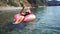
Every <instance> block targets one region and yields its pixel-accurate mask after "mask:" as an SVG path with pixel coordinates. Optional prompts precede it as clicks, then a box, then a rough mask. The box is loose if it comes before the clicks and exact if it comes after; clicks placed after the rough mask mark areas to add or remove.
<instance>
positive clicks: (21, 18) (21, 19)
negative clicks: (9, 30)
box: [13, 16, 24, 24]
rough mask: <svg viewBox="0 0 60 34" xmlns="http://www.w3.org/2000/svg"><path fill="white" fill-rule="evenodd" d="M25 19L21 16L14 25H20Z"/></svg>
mask: <svg viewBox="0 0 60 34" xmlns="http://www.w3.org/2000/svg"><path fill="white" fill-rule="evenodd" d="M23 19H24V16H20V17H19V18H18V19H17V20H16V22H15V23H13V24H18V23H20V22H22V21H23Z"/></svg>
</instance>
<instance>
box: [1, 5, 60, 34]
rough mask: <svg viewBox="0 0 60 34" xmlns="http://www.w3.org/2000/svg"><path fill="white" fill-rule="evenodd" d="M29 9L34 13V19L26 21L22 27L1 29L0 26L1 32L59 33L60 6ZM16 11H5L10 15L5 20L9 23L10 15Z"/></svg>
mask: <svg viewBox="0 0 60 34" xmlns="http://www.w3.org/2000/svg"><path fill="white" fill-rule="evenodd" d="M31 10H32V13H34V14H35V15H36V20H35V21H34V22H31V23H28V24H27V26H26V27H24V28H23V29H13V30H11V31H9V30H8V31H2V30H3V29H4V28H3V27H1V32H2V34H60V6H47V7H42V8H34V9H31ZM16 13H17V12H16ZM16 13H15V12H8V13H5V14H6V15H10V16H11V17H10V18H8V20H7V21H8V22H9V23H10V22H13V18H12V17H13V15H15V14H16ZM12 14H13V15H12ZM0 15H1V14H0ZM6 15H5V16H6ZM8 17H9V16H8ZM0 18H1V17H0ZM6 23H7V22H6ZM2 28H3V29H2ZM6 30H7V29H6ZM3 32H4V33H3Z"/></svg>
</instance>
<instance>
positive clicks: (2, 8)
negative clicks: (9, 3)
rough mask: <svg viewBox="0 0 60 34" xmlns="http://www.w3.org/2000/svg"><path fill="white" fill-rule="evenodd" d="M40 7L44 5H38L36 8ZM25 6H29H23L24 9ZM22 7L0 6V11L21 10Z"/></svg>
mask: <svg viewBox="0 0 60 34" xmlns="http://www.w3.org/2000/svg"><path fill="white" fill-rule="evenodd" d="M41 7H44V6H38V8H41ZM27 8H30V7H25V9H27ZM33 8H35V7H33ZM21 9H22V7H0V11H1V10H21Z"/></svg>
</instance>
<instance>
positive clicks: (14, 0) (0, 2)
mask: <svg viewBox="0 0 60 34" xmlns="http://www.w3.org/2000/svg"><path fill="white" fill-rule="evenodd" d="M21 1H22V3H23V4H24V5H26V4H27V5H26V6H29V5H31V3H29V2H30V1H31V0H29V1H28V0H0V6H15V7H18V6H21V4H20V3H21ZM32 1H33V0H32ZM32 1H31V2H32ZM35 2H36V4H34V2H32V5H33V6H35V5H37V6H43V5H45V1H44V0H35Z"/></svg>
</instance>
